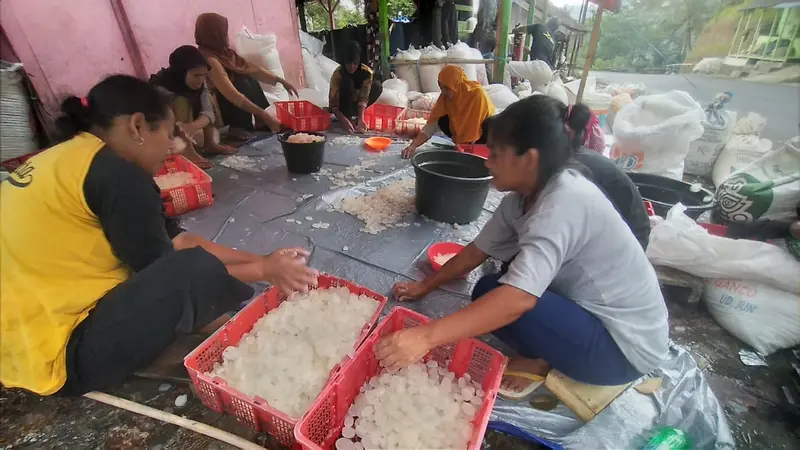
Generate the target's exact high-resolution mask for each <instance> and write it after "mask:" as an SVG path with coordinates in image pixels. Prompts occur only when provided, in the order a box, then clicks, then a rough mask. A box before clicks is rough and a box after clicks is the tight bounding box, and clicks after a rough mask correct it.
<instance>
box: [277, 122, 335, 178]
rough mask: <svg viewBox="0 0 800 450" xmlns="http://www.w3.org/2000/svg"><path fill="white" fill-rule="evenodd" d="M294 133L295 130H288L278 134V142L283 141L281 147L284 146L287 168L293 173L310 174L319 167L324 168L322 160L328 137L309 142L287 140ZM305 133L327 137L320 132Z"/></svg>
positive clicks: (317, 170)
mask: <svg viewBox="0 0 800 450" xmlns="http://www.w3.org/2000/svg"><path fill="white" fill-rule="evenodd" d="M293 134H295V133H294V132H293V131H287V132H285V133H283V134H280V135H279V136H278V142H280V143H281V148H283V157H284V159H286V168H287V169H288V170H289V172H291V173H300V174H309V173H314V172H319V169H321V168H322V160H323V158H324V157H325V144H326V143H327V142H328V139H327V138H326V139H325V140H324V141H321V142H312V143H309V144H293V143H291V142H286V140H287V139H289V136H291V135H293ZM305 134H312V135H314V136H322V137H325V135H324V134H319V133H309V132H305Z"/></svg>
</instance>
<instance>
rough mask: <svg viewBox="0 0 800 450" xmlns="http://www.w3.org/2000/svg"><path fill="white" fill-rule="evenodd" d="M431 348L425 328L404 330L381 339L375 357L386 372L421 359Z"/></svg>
mask: <svg viewBox="0 0 800 450" xmlns="http://www.w3.org/2000/svg"><path fill="white" fill-rule="evenodd" d="M431 347H432V346H431V344H430V341H429V339H428V328H427V326H425V325H423V326H419V327H414V328H406V329H405V330H400V331H397V332H395V333H392V334H390V335H389V336H386V337H385V338H383V339H381V341H380V342H378V345H377V346H375V357H376V358H378V360H379V361H380V363H381V365H382V366H383V367H385V368H387V369H388V370H397V369H402V368H403V367H406V366H408V365H411V364H414V363H415V362H417V361H419V360H420V359H422V358H423V357H424V356H425V355H426V354H428V352H429V351H430V350H431Z"/></svg>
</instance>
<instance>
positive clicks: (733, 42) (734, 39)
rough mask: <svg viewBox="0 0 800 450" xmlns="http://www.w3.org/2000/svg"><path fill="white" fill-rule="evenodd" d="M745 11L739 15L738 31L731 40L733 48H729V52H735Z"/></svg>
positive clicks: (730, 53)
mask: <svg viewBox="0 0 800 450" xmlns="http://www.w3.org/2000/svg"><path fill="white" fill-rule="evenodd" d="M744 16H745V15H744V13H743V14H742V15H741V16H739V25H736V31H735V32H734V33H733V40H732V41H731V48H730V50H728V54H729V55H732V54H733V46H734V45H736V38H738V37H739V29H740V28H742V20H744Z"/></svg>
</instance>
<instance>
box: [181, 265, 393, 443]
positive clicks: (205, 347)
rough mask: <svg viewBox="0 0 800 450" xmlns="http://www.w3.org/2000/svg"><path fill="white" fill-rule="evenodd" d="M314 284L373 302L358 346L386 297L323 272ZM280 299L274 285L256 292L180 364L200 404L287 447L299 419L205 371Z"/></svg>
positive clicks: (337, 367)
mask: <svg viewBox="0 0 800 450" xmlns="http://www.w3.org/2000/svg"><path fill="white" fill-rule="evenodd" d="M318 287H319V288H321V289H325V288H330V287H346V288H347V289H349V290H350V292H353V293H355V294H359V295H361V294H363V295H366V296H367V297H371V298H373V299H375V301H376V302H377V304H376V309H375V314H373V315H372V317H371V318H370V320H369V321H368V322H367V323H366V324H365V325H364V328H363V329H362V331H361V335H360V337H359V339H358V342H355V343H354V346H353V348H358V347H359V346H360V345H361V344H362V343H363V342H364V340H365V339H367V335H368V334H369V331H370V330H371V329H372V327H373V325H375V323H376V322H377V321H378V318H379V317H380V312H381V310H382V309H383V307H384V305H386V301H387V299H386V297H384V296H382V295H379V294H376V293H375V292H372V291H370V290H369V289H366V288H363V287H361V286H357V285H355V284H353V283H350V282H349V281H346V280H342V279H340V278H336V277H333V276H330V275H325V274H321V275H320V276H319V286H318ZM284 300H286V296H285V295H284V294H283V293H281V292H280V291H279V290H278V289H274V288H272V289H270V290H268V291H266V292H264V293H263V294H261V295H259V296H258V297H256V298H255V299H253V301H251V302H250V303H249V304H248V305H247V306H245V307H244V308H243V309H242V310H241V311H239V313H238V314H236V316H234V317H233V318H232V319H231V320H230V321H228V323H226V324H225V325H223V326H222V327H221V328H220V329H219V330H217V331H216V332H215V333H214V334H212V335H211V336H210V337H209V338H208V339H206V340H205V341H204V342H203V343H202V344H200V346H199V347H197V348H196V349H194V350H193V351H192V352H191V353H189V355H187V356H186V358H185V359H184V360H183V365H184V366H185V367H186V370H187V371H188V372H189V377H190V378H191V379H192V383H193V384H194V387H195V390H196V391H197V395H198V397H200V400H201V401H202V402H203V404H204V405H206V406H207V407H208V408H210V409H212V410H214V411H216V412H218V413H223V412H224V413H228V414H231V415H233V416H234V417H236V418H237V419H239V421H240V422H242V423H244V424H246V425H248V426H250V427H251V428H253V429H255V430H256V431H264V432H267V433H269V434H271V435H272V436H274V437H275V438H276V439H277V440H278V441H279V442H280V443H281V444H282V445H284V446H286V447H290V448H291V447H293V446H294V445H295V444H296V442H295V438H294V426H295V425H296V424H297V421H298V419H299V418H295V417H290V416H288V415H286V414H284V413H282V412H280V411H278V410H276V409H274V408H272V407H270V406H269V404H268V403H267V402H266V400H264V399H262V398H258V397H250V396H247V395H245V394H243V393H241V392H239V391H238V390H236V389H234V388H232V387H230V386H228V385H227V383H225V381H224V380H222V379H221V378H219V377H211V376H210V375H208V374H207V373H208V372H209V371H210V370H211V369H212V368H213V367H214V364H215V363H218V362H220V363H221V362H222V352H223V351H224V350H225V349H226V348H228V347H229V346H232V345H233V346H235V345H237V344H238V343H239V341H240V340H241V339H242V337H243V336H244V335H245V334H247V333H249V332H250V330H252V329H253V325H255V323H256V322H258V320H259V319H261V318H262V317H263V316H264V315H265V314H268V313H269V312H270V311H272V310H273V309H275V308H277V307H278V306H279V305H280V304H281V303H283V301H284ZM287 351H289V350H287ZM345 361H347V358H345ZM343 362H344V361H343ZM341 367H342V364H338V365H337V366H335V367H334V368H333V369H331V375H330V376H331V377H333V376H335V375H336V373H337V372H338V371H339V369H340V368H341Z"/></svg>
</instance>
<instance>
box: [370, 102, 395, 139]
mask: <svg viewBox="0 0 800 450" xmlns="http://www.w3.org/2000/svg"><path fill="white" fill-rule="evenodd" d="M403 111H405V108H400V107H398V106H390V105H371V106H369V107H367V109H366V111H364V123H365V124H366V125H367V129H368V130H373V131H386V132H389V133H394V132H395V127H396V126H397V118H398V117H400V115H401V114H403Z"/></svg>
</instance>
